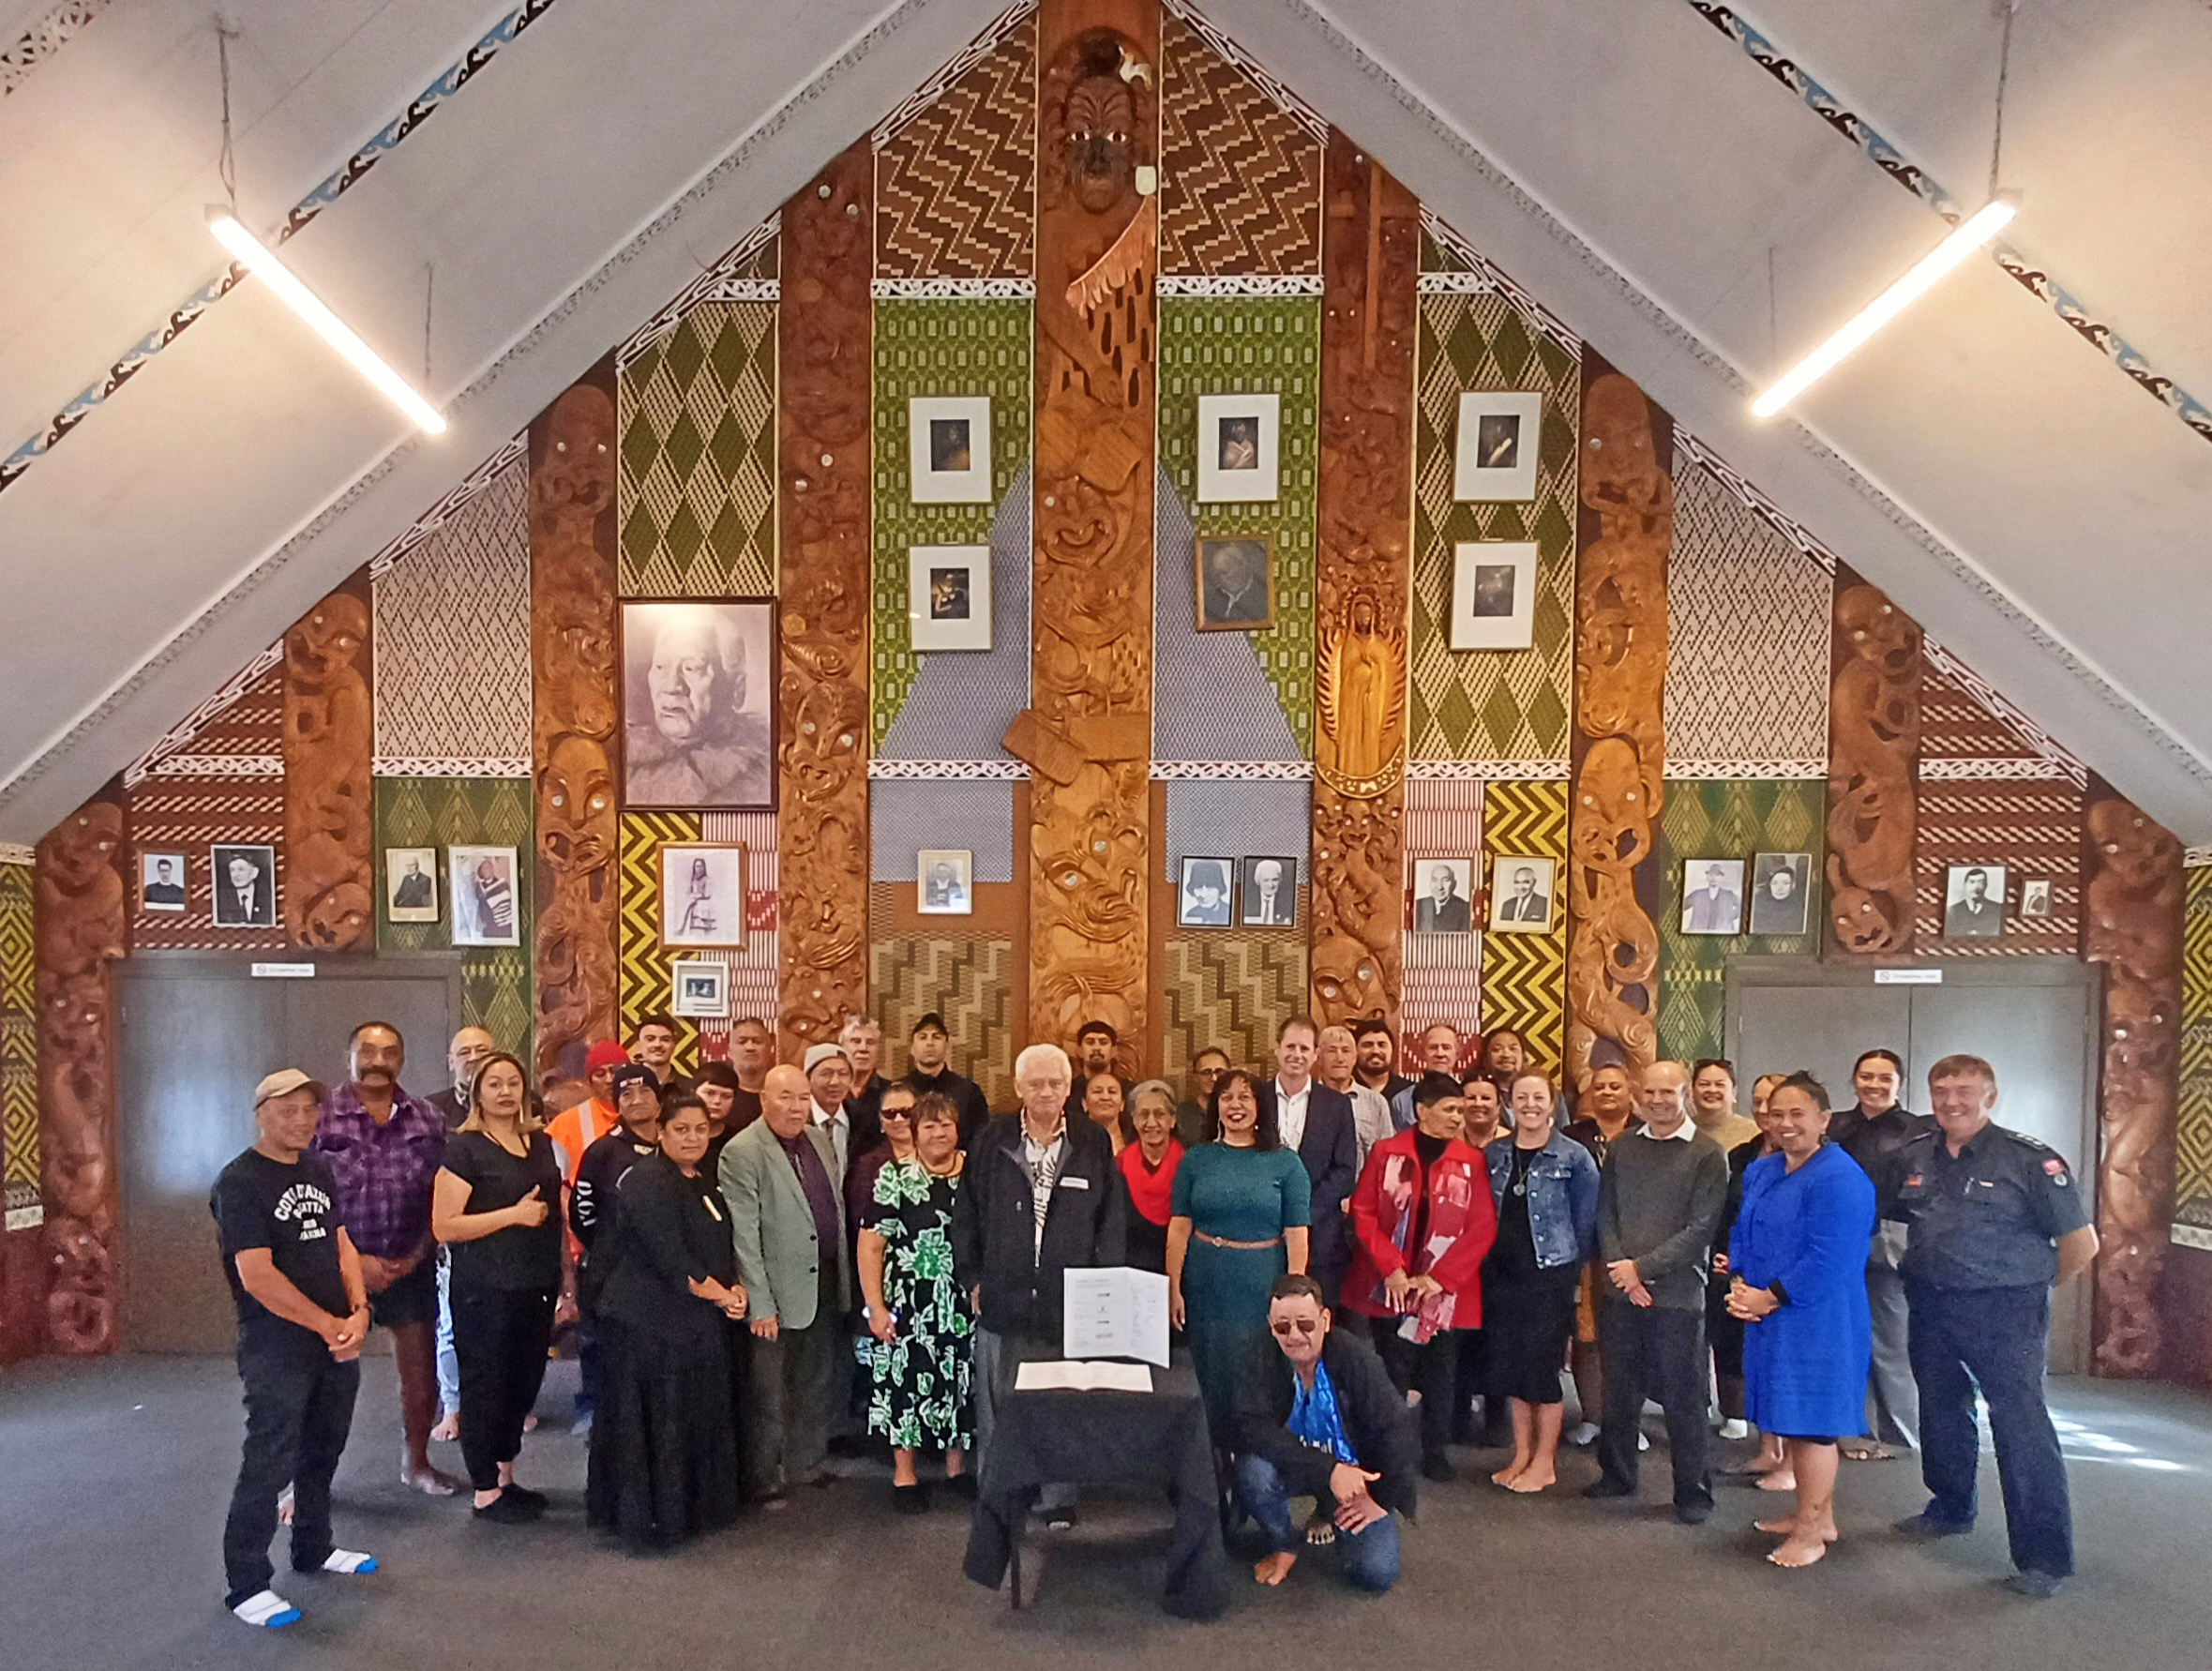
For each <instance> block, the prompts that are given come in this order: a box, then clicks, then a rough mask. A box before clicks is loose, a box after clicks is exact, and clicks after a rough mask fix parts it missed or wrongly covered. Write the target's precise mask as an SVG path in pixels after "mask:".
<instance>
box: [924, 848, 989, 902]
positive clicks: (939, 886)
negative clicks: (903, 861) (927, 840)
mask: <svg viewBox="0 0 2212 1671" xmlns="http://www.w3.org/2000/svg"><path fill="white" fill-rule="evenodd" d="M914 909H915V910H916V911H920V912H921V913H922V914H923V915H924V916H925V917H969V916H973V915H974V914H975V855H974V854H973V853H972V852H969V851H965V850H963V849H959V848H924V849H923V850H922V851H920V852H917V853H916V854H915V855H914Z"/></svg>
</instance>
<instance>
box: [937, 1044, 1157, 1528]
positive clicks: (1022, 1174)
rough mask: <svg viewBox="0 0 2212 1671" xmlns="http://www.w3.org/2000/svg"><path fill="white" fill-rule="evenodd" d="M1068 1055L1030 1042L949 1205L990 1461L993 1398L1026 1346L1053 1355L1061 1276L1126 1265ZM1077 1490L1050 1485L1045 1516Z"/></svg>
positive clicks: (978, 1422)
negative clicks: (1076, 1104)
mask: <svg viewBox="0 0 2212 1671" xmlns="http://www.w3.org/2000/svg"><path fill="white" fill-rule="evenodd" d="M1073 1079H1074V1072H1073V1070H1072V1069H1071V1067H1070V1066H1069V1063H1068V1057H1067V1052H1066V1051H1065V1050H1062V1049H1061V1047H1060V1046H1058V1045H1031V1046H1030V1047H1029V1048H1028V1049H1026V1050H1024V1051H1023V1052H1022V1053H1021V1054H1020V1055H1019V1056H1017V1057H1016V1058H1015V1060H1014V1089H1015V1092H1016V1095H1018V1096H1019V1097H1020V1098H1021V1112H1020V1113H1018V1114H1001V1115H1000V1116H999V1117H998V1118H997V1119H995V1120H993V1121H992V1122H990V1123H989V1124H988V1125H986V1126H985V1127H984V1128H983V1133H982V1135H981V1136H980V1137H977V1138H976V1139H975V1144H974V1147H973V1148H972V1149H971V1151H970V1152H969V1157H968V1167H967V1176H966V1178H965V1180H964V1181H963V1182H962V1184H961V1187H960V1190H959V1193H958V1194H957V1195H956V1196H955V1197H954V1205H953V1269H954V1271H955V1272H957V1274H958V1280H959V1281H961V1282H963V1283H966V1284H967V1285H968V1287H969V1291H970V1293H971V1296H972V1297H973V1300H974V1302H975V1308H976V1314H977V1319H978V1325H979V1326H978V1327H977V1329H976V1332H975V1418H976V1419H975V1449H976V1453H977V1457H978V1459H979V1468H980V1466H981V1462H982V1460H984V1459H987V1458H988V1456H989V1454H990V1444H991V1429H992V1426H993V1425H994V1423H996V1421H997V1417H998V1407H999V1401H1000V1400H1001V1398H1003V1397H1004V1396H1005V1395H1006V1393H1007V1392H1008V1391H1009V1390H1010V1389H1011V1388H1012V1386H1013V1383H1014V1372H1015V1369H1016V1364H1017V1362H1018V1360H1019V1358H1020V1356H1021V1353H1020V1349H1019V1348H1020V1347H1022V1346H1024V1345H1027V1346H1030V1347H1037V1348H1043V1349H1044V1350H1045V1351H1046V1352H1047V1353H1048V1354H1049V1355H1051V1356H1053V1357H1058V1356H1059V1355H1060V1345H1061V1299H1062V1293H1063V1282H1062V1278H1063V1277H1064V1275H1065V1273H1066V1272H1068V1271H1070V1270H1083V1269H1086V1268H1089V1267H1092V1266H1098V1265H1120V1264H1123V1263H1125V1262H1126V1259H1125V1251H1126V1246H1127V1225H1126V1221H1127V1212H1128V1209H1127V1202H1126V1198H1125V1197H1124V1194H1123V1191H1122V1187H1121V1172H1120V1170H1119V1169H1118V1168H1116V1167H1115V1166H1114V1152H1113V1145H1112V1144H1111V1143H1110V1142H1109V1141H1108V1140H1107V1137H1106V1130H1105V1128H1104V1127H1102V1126H1097V1125H1093V1124H1092V1123H1091V1122H1090V1121H1088V1120H1080V1121H1071V1120H1069V1119H1068V1117H1067V1099H1068V1089H1069V1086H1070V1084H1071V1082H1072V1081H1073ZM1074 1501H1075V1491H1074V1488H1073V1487H1072V1486H1066V1485H1047V1486H1046V1488H1045V1490H1044V1493H1043V1494H1042V1496H1041V1497H1040V1498H1039V1506H1040V1507H1041V1508H1042V1509H1043V1510H1044V1511H1045V1512H1046V1516H1047V1518H1048V1519H1049V1520H1051V1521H1052V1522H1054V1523H1056V1524H1064V1523H1066V1522H1067V1521H1068V1520H1069V1519H1070V1518H1071V1517H1072V1510H1071V1508H1070V1505H1071V1504H1072V1503H1073V1502H1074Z"/></svg>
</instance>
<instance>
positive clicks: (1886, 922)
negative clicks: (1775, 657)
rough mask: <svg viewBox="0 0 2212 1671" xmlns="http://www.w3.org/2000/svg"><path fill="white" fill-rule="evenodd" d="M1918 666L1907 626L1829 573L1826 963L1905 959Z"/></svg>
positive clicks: (1840, 571)
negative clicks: (1832, 956) (1832, 601)
mask: <svg viewBox="0 0 2212 1671" xmlns="http://www.w3.org/2000/svg"><path fill="white" fill-rule="evenodd" d="M1921 661H1922V655H1921V650H1920V629H1919V625H1917V624H1916V623H1915V622H1914V621H1913V619H1912V617H1911V616H1909V615H1907V614H1906V613H1905V612H1904V610H1901V609H1899V608H1898V607H1897V606H1896V605H1895V604H1893V603H1891V602H1890V601H1889V599H1888V597H1887V596H1886V595H1883V593H1882V592H1881V590H1880V589H1879V588H1878V587H1873V586H1869V585H1868V584H1867V583H1866V582H1865V581H1864V580H1860V579H1859V578H1858V576H1857V575H1855V574H1853V573H1852V572H1851V571H1850V570H1849V569H1846V568H1843V567H1840V566H1839V567H1838V568H1837V570H1836V615H1835V638H1834V641H1833V646H1832V649H1831V651H1830V659H1829V666H1830V669H1831V671H1830V674H1829V679H1830V685H1829V691H1828V950H1829V951H1830V952H1831V953H1846V954H1848V953H1894V952H1909V951H1911V950H1912V949H1913V841H1914V829H1915V825H1916V823H1917V821H1918V817H1917V815H1918V810H1919V800H1918V790H1917V787H1916V784H1917V777H1918V774H1919V769H1920V676H1921Z"/></svg>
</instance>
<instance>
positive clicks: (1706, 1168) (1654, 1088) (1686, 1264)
mask: <svg viewBox="0 0 2212 1671" xmlns="http://www.w3.org/2000/svg"><path fill="white" fill-rule="evenodd" d="M1637 1106H1638V1109H1639V1111H1640V1112H1641V1113H1642V1114H1643V1116H1644V1124H1643V1126H1642V1128H1641V1129H1640V1130H1633V1131H1628V1132H1624V1133H1622V1134H1621V1136H1620V1137H1619V1138H1618V1140H1617V1141H1616V1142H1615V1143H1614V1145H1613V1152H1612V1154H1611V1155H1610V1156H1609V1157H1608V1158H1607V1160H1606V1162H1605V1170H1604V1177H1603V1184H1602V1187H1601V1189H1600V1191H1599V1196H1598V1258H1599V1260H1600V1262H1601V1264H1602V1265H1603V1271H1602V1272H1601V1273H1600V1277H1599V1282H1598V1293H1599V1295H1600V1299H1599V1302H1598V1342H1599V1345H1600V1347H1602V1349H1603V1353H1604V1360H1605V1414H1604V1433H1603V1436H1602V1437H1601V1438H1599V1440H1598V1461H1599V1465H1600V1466H1601V1467H1602V1468H1603V1469H1604V1472H1603V1475H1602V1476H1601V1477H1600V1478H1599V1480H1598V1483H1596V1484H1594V1485H1592V1486H1590V1487H1589V1488H1588V1490H1587V1491H1585V1492H1584V1493H1583V1495H1584V1496H1585V1497H1597V1498H1606V1497H1633V1496H1634V1495H1635V1493H1636V1441H1637V1438H1638V1428H1639V1425H1640V1423H1641V1418H1642V1416H1643V1412H1644V1399H1645V1397H1646V1395H1647V1394H1648V1395H1649V1396H1651V1397H1653V1398H1656V1399H1658V1401H1659V1402H1660V1405H1661V1406H1662V1407H1663V1408H1664V1409H1665V1411H1666V1436H1667V1443H1668V1445H1669V1446H1670V1447H1671V1448H1672V1450H1673V1453H1674V1468H1675V1518H1676V1519H1678V1520H1679V1521H1681V1522H1682V1524H1683V1525H1685V1526H1698V1525H1702V1524H1703V1523H1704V1522H1705V1520H1706V1519H1707V1518H1708V1516H1710V1514H1711V1513H1712V1512H1713V1490H1712V1479H1711V1475H1710V1472H1709V1469H1708V1445H1709V1441H1708V1438H1707V1434H1706V1426H1705V1406H1706V1378H1705V1273H1706V1271H1707V1269H1708V1266H1709V1265H1710V1263H1711V1259H1712V1242H1713V1231H1714V1229H1715V1227H1717V1226H1718V1225H1719V1224H1720V1222H1721V1209H1722V1206H1723V1203H1724V1201H1725V1199H1726V1197H1727V1194H1728V1157H1727V1155H1726V1154H1725V1153H1724V1152H1723V1151H1722V1149H1721V1146H1720V1145H1719V1144H1718V1143H1716V1142H1714V1141H1713V1140H1712V1139H1711V1138H1710V1137H1706V1136H1705V1135H1704V1134H1702V1133H1701V1132H1699V1131H1698V1129H1697V1128H1696V1127H1695V1126H1694V1125H1693V1124H1692V1123H1691V1122H1690V1072H1689V1070H1688V1069H1687V1068H1685V1067H1684V1066H1683V1065H1682V1064H1681V1063H1680V1062H1678V1061H1655V1062H1653V1063H1652V1064H1651V1065H1650V1066H1649V1067H1648V1068H1646V1069H1645V1070H1644V1074H1643V1079H1642V1084H1641V1086H1640V1088H1639V1091H1638V1103H1637Z"/></svg>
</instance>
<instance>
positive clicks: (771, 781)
mask: <svg viewBox="0 0 2212 1671" xmlns="http://www.w3.org/2000/svg"><path fill="white" fill-rule="evenodd" d="M621 608H622V719H623V724H622V801H623V805H624V806H626V807H630V808H632V809H634V810H636V809H653V808H659V809H663V810H669V811H685V812H693V811H715V812H766V811H770V810H772V809H773V808H774V807H775V602H774V600H773V599H769V598H744V599H729V600H724V599H715V600H700V599H685V600H682V601H675V600H669V601H655V602H643V601H626V602H624V604H623V605H622V606H621Z"/></svg>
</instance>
